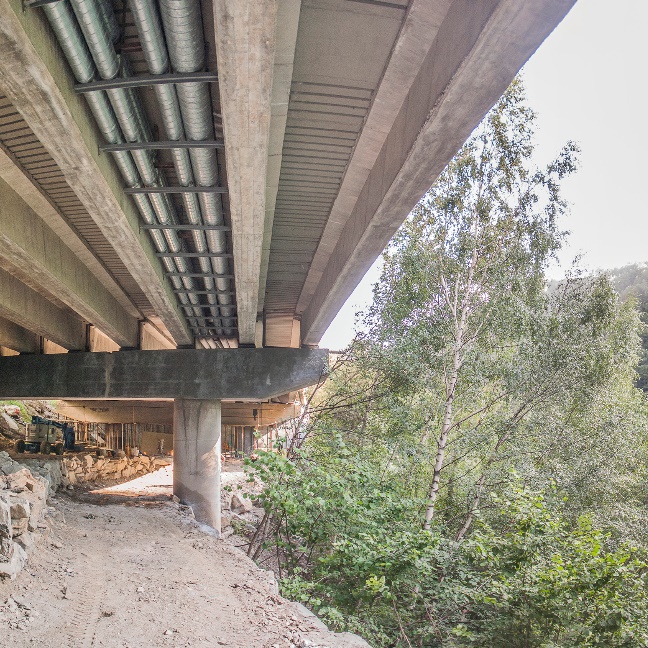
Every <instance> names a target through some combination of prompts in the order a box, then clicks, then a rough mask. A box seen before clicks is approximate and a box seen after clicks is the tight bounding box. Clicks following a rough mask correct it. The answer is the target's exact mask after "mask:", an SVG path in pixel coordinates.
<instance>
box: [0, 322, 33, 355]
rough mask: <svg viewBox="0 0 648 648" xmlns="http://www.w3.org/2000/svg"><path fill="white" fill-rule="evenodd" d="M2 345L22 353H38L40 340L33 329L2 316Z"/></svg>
mask: <svg viewBox="0 0 648 648" xmlns="http://www.w3.org/2000/svg"><path fill="white" fill-rule="evenodd" d="M0 345H2V346H4V347H8V348H10V349H11V350H13V351H18V352H20V353H38V351H39V349H40V340H39V339H38V336H37V335H34V333H32V332H31V331H28V330H27V329H25V328H23V327H22V326H18V324H14V323H13V322H10V321H9V320H7V319H4V317H0Z"/></svg>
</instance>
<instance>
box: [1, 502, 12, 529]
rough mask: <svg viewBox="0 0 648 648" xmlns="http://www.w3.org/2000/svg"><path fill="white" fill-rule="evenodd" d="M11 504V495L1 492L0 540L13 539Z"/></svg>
mask: <svg viewBox="0 0 648 648" xmlns="http://www.w3.org/2000/svg"><path fill="white" fill-rule="evenodd" d="M11 536H12V533H11V504H10V503H9V496H8V495H6V494H5V493H0V540H1V539H6V540H11Z"/></svg>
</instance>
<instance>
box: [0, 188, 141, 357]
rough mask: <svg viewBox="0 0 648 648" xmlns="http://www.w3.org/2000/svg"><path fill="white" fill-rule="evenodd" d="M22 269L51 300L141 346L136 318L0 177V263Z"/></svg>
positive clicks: (110, 334) (123, 340)
mask: <svg viewBox="0 0 648 648" xmlns="http://www.w3.org/2000/svg"><path fill="white" fill-rule="evenodd" d="M3 260H4V261H5V262H9V263H11V264H13V265H15V266H16V267H17V268H20V269H24V270H25V274H24V275H23V276H22V277H21V279H22V280H23V281H24V283H26V284H27V285H29V286H30V287H32V288H33V289H35V290H37V291H38V292H40V293H43V294H44V296H45V297H47V299H49V300H50V301H54V299H56V300H57V301H60V302H62V303H63V304H65V306H67V307H69V308H71V309H72V310H73V311H75V312H76V313H77V314H78V315H79V317H80V319H83V320H85V321H86V322H90V323H92V324H94V325H96V326H98V327H99V328H100V329H101V330H102V331H103V332H104V333H106V334H107V335H108V337H110V338H111V339H112V340H114V341H115V342H116V343H117V344H118V345H120V346H128V347H134V346H137V326H138V323H137V318H136V317H133V316H132V315H131V314H130V313H128V312H127V311H126V310H125V309H124V308H123V307H122V305H121V304H120V303H119V302H118V301H117V299H115V297H114V296H113V295H112V294H111V293H110V292H108V290H106V288H105V287H104V285H103V283H102V282H101V281H100V280H99V279H97V277H95V276H94V274H92V273H91V272H90V271H89V270H88V268H87V267H86V266H85V265H84V264H83V263H81V261H80V260H79V259H78V258H77V257H76V256H75V254H74V253H73V252H72V250H70V248H68V247H67V245H66V244H65V243H64V242H63V241H62V240H61V239H60V238H59V237H58V236H57V235H56V234H55V233H54V232H53V231H52V230H51V229H50V228H49V227H48V226H47V225H46V224H45V223H44V222H43V221H42V220H41V218H40V217H39V216H38V215H37V214H36V213H35V212H34V211H33V210H32V209H31V208H30V207H29V206H28V205H27V203H26V202H25V201H24V200H23V199H22V197H21V196H19V195H18V194H17V193H16V192H15V191H14V190H13V189H12V187H10V186H9V185H8V184H7V183H6V182H5V181H4V180H2V179H0V263H1V262H2V261H3Z"/></svg>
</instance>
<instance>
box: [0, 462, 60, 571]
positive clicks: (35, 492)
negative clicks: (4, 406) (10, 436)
mask: <svg viewBox="0 0 648 648" xmlns="http://www.w3.org/2000/svg"><path fill="white" fill-rule="evenodd" d="M48 491H49V484H48V482H47V481H46V480H45V479H44V478H43V477H41V476H40V475H34V474H33V473H32V472H31V471H30V470H29V468H27V467H26V466H25V465H23V464H20V463H18V462H17V461H14V460H13V459H12V458H11V457H10V456H9V455H8V454H7V453H6V452H0V576H1V577H5V578H6V577H9V578H15V576H16V574H17V573H18V572H19V571H20V570H21V569H22V568H23V565H24V564H25V560H26V558H27V553H26V552H27V551H29V550H30V549H31V548H32V547H33V545H34V542H35V534H36V532H37V531H38V529H46V528H47V525H45V524H44V523H43V517H44V514H45V511H46V510H47V494H48Z"/></svg>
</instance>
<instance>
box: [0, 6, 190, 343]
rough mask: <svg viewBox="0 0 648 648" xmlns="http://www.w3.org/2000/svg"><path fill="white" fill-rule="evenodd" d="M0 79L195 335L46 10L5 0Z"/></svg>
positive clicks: (179, 326) (178, 333) (139, 275)
mask: <svg viewBox="0 0 648 648" xmlns="http://www.w3.org/2000/svg"><path fill="white" fill-rule="evenodd" d="M0 86H1V87H2V89H3V92H4V93H5V94H6V96H7V97H8V99H9V100H10V101H11V102H12V103H13V104H14V105H15V106H16V108H17V109H18V111H19V112H20V114H21V115H22V117H23V118H24V119H25V121H26V122H27V124H28V125H29V127H30V128H31V130H32V131H33V132H34V133H35V135H36V136H37V137H38V139H39V140H40V142H41V143H42V144H43V146H44V147H45V148H46V149H47V151H48V152H49V154H50V155H51V156H52V158H53V159H54V161H55V162H56V163H57V164H58V166H59V168H60V169H61V172H62V173H63V175H64V176H65V179H66V181H67V183H68V184H69V185H70V187H72V188H73V189H74V191H75V193H76V195H77V196H78V198H79V200H80V201H81V202H82V203H83V205H84V207H85V209H86V210H87V211H88V213H89V214H90V216H91V217H92V218H93V220H94V221H95V223H96V224H97V226H98V227H99V229H100V230H101V232H102V233H103V234H104V236H105V237H106V238H107V239H108V240H109V241H110V242H111V243H112V245H113V247H114V250H115V253H116V254H117V255H118V256H119V258H120V259H121V261H122V263H124V265H125V266H126V268H127V269H128V272H129V273H130V274H131V275H132V277H133V278H134V279H135V281H136V282H137V283H138V284H139V285H140V287H141V288H142V290H143V291H144V292H145V293H146V296H147V298H148V300H149V301H150V303H151V305H152V306H153V308H154V309H155V311H156V313H157V315H158V316H159V317H160V318H161V319H162V321H163V322H164V324H165V326H166V327H167V329H168V330H169V332H170V333H171V335H172V336H173V337H174V340H175V341H176V343H178V344H191V343H192V340H193V338H192V336H191V334H190V333H189V331H188V328H187V325H186V321H185V319H184V317H183V315H182V313H181V311H180V309H179V307H178V304H177V300H176V299H175V296H174V294H173V292H172V288H171V285H170V283H169V282H167V281H165V279H164V276H163V272H162V266H161V264H160V262H159V260H158V259H157V258H156V256H155V250H154V249H153V245H152V243H151V241H150V239H149V237H148V236H147V235H146V234H145V233H140V232H139V215H138V213H137V210H136V208H135V205H134V203H133V202H132V201H131V198H130V197H129V196H126V195H124V194H123V182H122V180H121V177H120V175H119V173H118V171H117V168H116V166H115V165H114V163H113V161H112V159H110V158H109V156H101V157H100V156H99V152H98V143H99V142H98V140H97V137H98V135H97V129H96V126H95V124H94V122H93V120H92V118H91V115H90V112H89V110H88V108H87V106H86V104H85V102H84V101H83V99H82V98H81V97H79V96H77V95H76V94H75V93H74V91H73V89H72V87H71V84H70V75H69V71H68V69H67V68H66V66H65V62H64V57H63V56H62V55H61V51H60V48H59V46H58V44H57V42H56V40H55V38H54V36H53V34H52V32H51V30H50V29H49V28H48V26H47V24H46V21H45V18H44V16H43V15H42V12H40V11H23V7H22V3H21V2H20V0H0Z"/></svg>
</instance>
